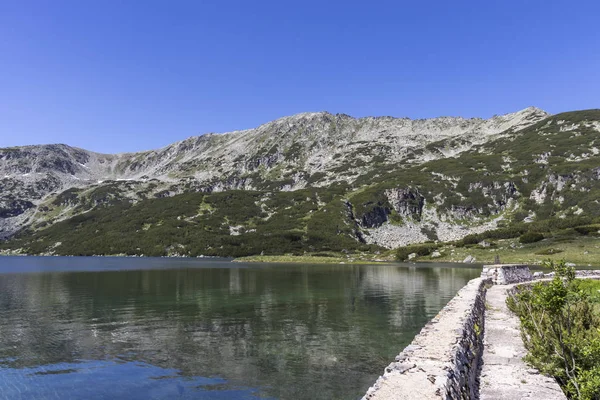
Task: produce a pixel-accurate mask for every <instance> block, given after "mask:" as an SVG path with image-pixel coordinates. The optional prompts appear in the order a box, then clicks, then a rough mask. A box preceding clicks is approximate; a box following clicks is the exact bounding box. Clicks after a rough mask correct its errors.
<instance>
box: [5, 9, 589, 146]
mask: <svg viewBox="0 0 600 400" xmlns="http://www.w3.org/2000/svg"><path fill="white" fill-rule="evenodd" d="M599 3H600V2H598V1H552V0H545V1H527V0H502V1H501V0H490V1H481V0H478V1H447V0H444V1H410V2H409V1H398V0H395V1H387V0H380V1H354V0H345V1H337V0H320V1H313V0H305V1H286V0H277V1H276V0H264V1H261V0H254V1H248V0H245V1H229V0H211V1H202V0H192V1H183V0H172V1H168V0H161V1H150V0H143V1H142V0H129V1H128V0H119V1H117V0H99V1H93V0H75V1H63V0H46V1H28V0H5V1H0V147H4V146H11V145H21V144H39V143H67V144H70V145H74V146H79V147H83V148H86V149H89V150H94V151H100V152H122V151H135V150H142V149H151V148H157V147H161V146H164V145H167V144H169V143H171V142H174V141H176V140H181V139H184V138H186V137H189V136H194V135H199V134H202V133H206V132H225V131H231V130H236V129H245V128H252V127H255V126H258V125H259V124H261V123H264V122H267V121H270V120H273V119H275V118H278V117H282V116H285V115H291V114H296V113H299V112H305V111H323V110H326V111H330V112H332V113H346V114H350V115H353V116H366V115H392V116H398V117H404V116H408V117H411V118H426V117H436V116H442V115H461V116H465V117H473V116H481V117H489V116H492V115H493V114H502V113H507V112H512V111H516V110H519V109H522V108H525V107H527V106H530V105H535V106H537V107H540V108H543V109H545V110H547V111H549V112H552V113H556V112H561V111H568V110H574V109H584V108H597V107H599V106H600V28H599V27H600V22H599V21H600V20H599V18H600V4H599Z"/></svg>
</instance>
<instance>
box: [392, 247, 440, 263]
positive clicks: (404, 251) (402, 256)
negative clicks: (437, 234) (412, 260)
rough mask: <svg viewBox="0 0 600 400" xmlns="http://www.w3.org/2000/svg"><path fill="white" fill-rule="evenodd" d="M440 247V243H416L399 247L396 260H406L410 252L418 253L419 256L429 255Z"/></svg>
mask: <svg viewBox="0 0 600 400" xmlns="http://www.w3.org/2000/svg"><path fill="white" fill-rule="evenodd" d="M437 248H439V245H437V244H433V243H425V244H416V245H411V246H405V247H399V248H398V249H396V260H398V261H406V260H408V256H409V255H410V254H413V253H414V254H416V255H417V256H421V257H422V256H428V255H429V254H431V253H432V252H433V251H434V250H436V249H437Z"/></svg>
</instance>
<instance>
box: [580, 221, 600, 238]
mask: <svg viewBox="0 0 600 400" xmlns="http://www.w3.org/2000/svg"><path fill="white" fill-rule="evenodd" d="M574 229H575V231H577V233H580V234H582V235H586V236H588V235H598V232H600V225H598V224H595V225H585V226H577V227H575V228H574Z"/></svg>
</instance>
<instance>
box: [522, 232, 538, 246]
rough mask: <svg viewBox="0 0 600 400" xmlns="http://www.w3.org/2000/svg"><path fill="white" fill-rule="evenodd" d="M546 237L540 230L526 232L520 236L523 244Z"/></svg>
mask: <svg viewBox="0 0 600 400" xmlns="http://www.w3.org/2000/svg"><path fill="white" fill-rule="evenodd" d="M543 239H544V235H542V234H541V233H539V232H526V233H524V234H522V235H521V236H519V242H521V243H523V244H527V243H535V242H539V241H540V240H543Z"/></svg>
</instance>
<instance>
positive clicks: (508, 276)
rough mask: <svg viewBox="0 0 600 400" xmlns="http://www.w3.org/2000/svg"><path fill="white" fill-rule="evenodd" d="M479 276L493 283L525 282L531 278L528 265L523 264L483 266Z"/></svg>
mask: <svg viewBox="0 0 600 400" xmlns="http://www.w3.org/2000/svg"><path fill="white" fill-rule="evenodd" d="M481 277H482V278H484V279H486V278H487V279H491V280H492V283H493V284H494V285H508V284H511V283H520V282H527V281H530V280H532V279H533V275H532V274H531V271H530V270H529V266H527V265H525V264H512V265H506V264H499V265H490V266H487V267H484V268H483V270H482V271H481Z"/></svg>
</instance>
